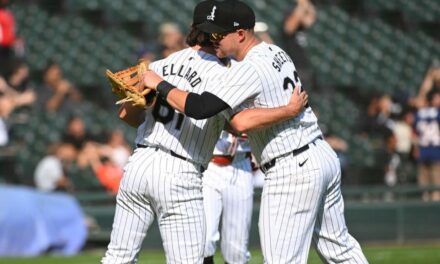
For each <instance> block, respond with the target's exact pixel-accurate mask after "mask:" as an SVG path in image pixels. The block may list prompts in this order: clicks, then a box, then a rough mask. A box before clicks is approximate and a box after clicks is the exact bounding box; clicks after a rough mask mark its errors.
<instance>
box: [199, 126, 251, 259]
mask: <svg viewBox="0 0 440 264" xmlns="http://www.w3.org/2000/svg"><path fill="white" fill-rule="evenodd" d="M252 199H253V185H252V166H251V156H250V146H249V142H248V140H247V137H246V136H241V137H240V136H238V137H237V136H235V135H233V134H231V133H228V132H226V131H223V132H222V133H221V135H220V139H219V140H218V141H217V144H216V146H215V149H214V155H213V157H212V159H211V162H210V163H209V165H208V169H207V170H206V171H205V172H204V173H203V203H204V205H205V215H206V230H207V232H206V233H207V236H206V245H205V260H204V262H203V263H205V264H208V263H214V262H213V256H214V254H215V250H216V244H217V242H218V240H219V239H220V238H221V251H222V255H223V259H224V260H225V262H226V263H230V264H232V263H247V262H248V260H249V258H250V253H249V251H248V241H249V231H250V226H251V220H252V202H253V201H252ZM220 219H221V223H222V224H221V226H222V227H221V232H219V225H220Z"/></svg>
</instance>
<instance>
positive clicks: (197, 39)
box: [186, 26, 212, 47]
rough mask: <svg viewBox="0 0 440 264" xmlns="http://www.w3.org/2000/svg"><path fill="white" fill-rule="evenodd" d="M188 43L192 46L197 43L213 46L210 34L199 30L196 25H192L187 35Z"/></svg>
mask: <svg viewBox="0 0 440 264" xmlns="http://www.w3.org/2000/svg"><path fill="white" fill-rule="evenodd" d="M186 44H188V46H190V47H193V46H195V45H200V46H202V47H207V46H212V43H211V41H210V40H209V34H208V33H204V32H202V31H200V30H198V29H197V28H195V27H194V26H192V27H191V31H190V32H189V33H188V35H187V36H186Z"/></svg>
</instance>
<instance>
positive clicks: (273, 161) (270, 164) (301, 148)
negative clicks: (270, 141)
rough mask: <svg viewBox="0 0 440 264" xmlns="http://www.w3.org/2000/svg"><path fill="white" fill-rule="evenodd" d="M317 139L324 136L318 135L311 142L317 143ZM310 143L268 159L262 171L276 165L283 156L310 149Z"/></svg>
mask: <svg viewBox="0 0 440 264" xmlns="http://www.w3.org/2000/svg"><path fill="white" fill-rule="evenodd" d="M317 139H323V138H322V136H319V137H316V138H315V139H314V140H313V141H312V142H311V143H313V144H315V140H317ZM309 145H310V144H307V145H304V146H302V147H300V148H297V149H295V150H293V151H292V152H289V153H287V154H284V155H281V156H279V157H276V158H273V159H272V160H270V161H268V162H266V163H264V164H263V165H261V166H260V169H261V171H262V172H266V171H268V170H269V169H270V168H272V167H273V166H275V163H276V162H277V159H279V158H281V157H287V156H290V155H292V156H296V155H299V154H301V153H303V152H304V151H306V150H308V149H309Z"/></svg>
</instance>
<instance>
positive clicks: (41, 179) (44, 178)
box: [34, 144, 76, 192]
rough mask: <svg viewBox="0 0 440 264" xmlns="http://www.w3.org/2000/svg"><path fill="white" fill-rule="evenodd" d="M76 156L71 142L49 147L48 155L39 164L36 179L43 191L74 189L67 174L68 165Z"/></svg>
mask: <svg viewBox="0 0 440 264" xmlns="http://www.w3.org/2000/svg"><path fill="white" fill-rule="evenodd" d="M75 157H76V151H75V148H74V147H73V146H72V145H70V144H55V145H52V146H51V147H49V150H48V155H47V156H45V157H44V158H43V159H42V160H41V161H40V162H39V163H38V164H37V167H36V169H35V172H34V181H35V186H36V187H37V189H39V190H41V191H47V192H50V191H72V190H73V186H72V183H71V182H70V180H69V178H68V176H66V174H65V171H66V166H67V165H68V164H69V163H71V162H73V161H74V159H75Z"/></svg>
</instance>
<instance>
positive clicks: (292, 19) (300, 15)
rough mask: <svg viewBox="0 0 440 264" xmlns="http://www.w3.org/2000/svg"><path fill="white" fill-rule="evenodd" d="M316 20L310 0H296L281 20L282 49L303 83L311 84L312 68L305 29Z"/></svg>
mask: <svg viewBox="0 0 440 264" xmlns="http://www.w3.org/2000/svg"><path fill="white" fill-rule="evenodd" d="M315 21H316V10H315V6H314V5H313V3H312V1H311V0H297V1H296V6H295V7H294V8H293V9H292V10H291V11H290V12H289V13H288V14H287V16H286V17H285V18H284V22H283V42H284V45H283V46H284V50H285V51H286V52H287V53H288V54H289V56H290V57H291V58H292V60H293V62H294V63H295V66H296V69H297V70H298V73H299V76H300V77H301V81H302V83H303V85H306V86H311V87H312V86H315V85H314V84H313V70H312V67H311V66H310V62H309V58H308V55H307V51H306V49H305V48H306V46H307V45H308V43H307V36H306V34H305V30H306V29H307V28H309V27H311V26H312V25H313V24H314V23H315Z"/></svg>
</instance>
